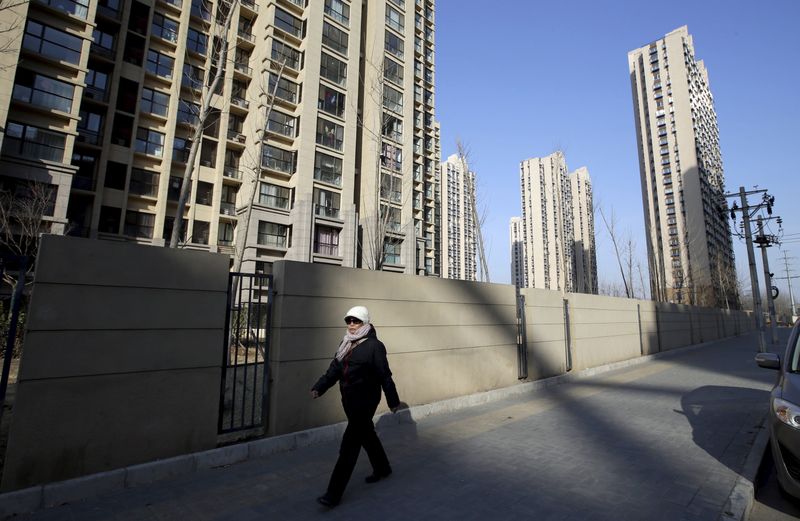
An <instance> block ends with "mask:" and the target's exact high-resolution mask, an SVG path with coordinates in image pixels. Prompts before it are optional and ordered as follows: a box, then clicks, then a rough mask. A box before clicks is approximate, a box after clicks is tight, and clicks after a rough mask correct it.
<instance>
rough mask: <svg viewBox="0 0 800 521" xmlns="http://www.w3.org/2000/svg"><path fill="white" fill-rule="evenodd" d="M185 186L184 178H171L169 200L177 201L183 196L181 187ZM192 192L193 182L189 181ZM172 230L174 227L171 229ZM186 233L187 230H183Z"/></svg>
mask: <svg viewBox="0 0 800 521" xmlns="http://www.w3.org/2000/svg"><path fill="white" fill-rule="evenodd" d="M182 186H183V178H181V177H177V176H174V175H171V176H169V186H167V200H168V201H177V200H178V199H179V198H180V195H181V187H182ZM191 190H192V182H191V181H189V191H190V192H191ZM170 229H172V227H170ZM183 230H184V231H186V228H184V229H183Z"/></svg>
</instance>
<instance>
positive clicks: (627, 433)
mask: <svg viewBox="0 0 800 521" xmlns="http://www.w3.org/2000/svg"><path fill="white" fill-rule="evenodd" d="M785 336H786V332H785V331H783V332H782V338H784V337H785ZM783 345H785V344H781V345H779V346H774V348H773V349H774V350H775V351H776V352H777V351H778V350H779V349H780V350H782V348H783ZM755 352H756V343H755V336H754V335H749V336H745V337H740V338H736V339H729V340H725V341H721V342H717V343H714V344H711V345H708V346H704V347H701V348H698V349H693V350H684V351H681V352H680V353H677V354H673V355H671V356H668V357H664V358H661V359H657V360H651V361H648V362H645V363H642V364H640V365H636V366H633V367H629V368H625V369H619V370H616V371H613V372H608V373H605V374H602V375H598V376H595V377H591V378H583V379H580V380H577V381H574V382H570V383H566V384H562V385H557V386H553V387H549V388H546V389H543V390H538V391H535V392H532V393H530V394H528V395H525V396H521V397H518V398H514V399H507V400H503V401H496V402H493V403H489V404H486V405H481V406H477V407H472V408H468V409H463V410H460V411H458V412H454V413H448V414H439V415H433V416H429V417H426V418H424V419H422V420H420V421H419V422H414V421H413V420H412V419H411V418H410V417H408V418H407V419H406V420H407V421H405V422H403V423H400V424H399V425H398V424H391V425H386V426H380V435H381V438H382V439H383V441H384V445H385V447H386V450H387V453H388V454H389V458H390V459H391V461H392V465H393V468H394V474H393V475H392V476H391V477H390V478H388V479H386V480H383V481H380V482H379V483H377V484H373V485H368V484H365V483H364V481H363V477H364V476H366V475H367V474H369V472H370V469H369V468H368V462H367V460H366V456H365V455H363V454H362V456H361V458H360V460H359V465H358V467H356V471H355V473H354V476H353V479H352V481H351V483H350V486H349V487H348V489H347V492H346V493H345V496H344V499H343V502H342V504H341V505H340V506H339V507H337V508H335V509H333V510H327V509H325V508H323V507H321V506H319V505H317V503H316V502H315V498H316V497H317V496H318V495H320V494H321V493H322V492H324V490H325V486H326V484H327V480H328V476H329V473H330V470H331V469H332V467H333V464H334V462H335V459H336V455H337V450H338V443H324V444H320V445H316V446H311V447H306V448H301V449H296V450H293V451H291V452H286V453H282V454H276V455H273V456H270V457H269V458H266V459H261V460H253V461H247V462H244V463H240V464H236V465H232V466H229V467H225V468H218V469H213V470H208V471H202V472H198V473H195V474H191V475H186V476H183V477H180V478H176V479H172V480H168V481H161V482H157V483H153V484H150V485H144V486H139V487H134V488H131V489H125V490H122V491H120V492H117V493H112V494H108V495H105V496H102V497H100V498H97V499H93V500H86V501H82V502H77V503H75V504H69V505H62V506H60V507H56V508H52V509H48V510H42V511H39V512H37V513H34V514H31V515H26V516H20V517H18V518H17V519H26V520H76V521H77V520H80V521H92V520H117V521H127V520H131V521H132V520H136V521H146V520H184V519H186V520H193V521H199V520H215V521H223V520H231V521H233V520H236V521H249V520H257V519H258V520H273V519H280V520H285V519H382V520H392V519H397V520H401V519H403V520H405V519H459V520H470V519H476V520H477V519H486V518H489V519H536V520H564V521H567V520H581V521H583V520H589V519H591V520H615V521H616V520H648V521H649V520H669V521H675V520H710V521H716V520H717V518H718V516H719V515H720V513H721V512H722V511H723V509H724V505H725V503H726V501H727V499H728V496H729V494H730V492H731V490H732V488H733V486H734V484H735V483H736V480H737V478H738V477H739V473H740V472H741V471H742V467H743V465H744V462H745V460H746V458H747V455H748V453H749V450H750V447H751V445H752V443H753V441H754V439H755V438H756V436H757V434H758V425H759V424H760V422H761V419H762V418H763V416H764V414H765V412H766V408H767V402H768V389H769V388H770V387H771V384H772V381H773V380H774V378H775V373H774V372H773V371H767V370H764V369H760V368H759V367H757V366H756V364H755V362H754V361H753V356H754V355H755ZM400 393H401V399H402V389H400Z"/></svg>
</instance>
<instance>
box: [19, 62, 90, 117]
mask: <svg viewBox="0 0 800 521" xmlns="http://www.w3.org/2000/svg"><path fill="white" fill-rule="evenodd" d="M74 94H75V87H73V86H72V85H70V84H69V83H64V82H63V81H59V80H56V79H53V78H50V77H47V76H42V75H41V74H36V73H35V72H31V71H29V70H26V69H18V71H17V77H16V83H15V84H14V91H13V93H12V96H13V98H14V99H15V100H19V101H24V102H26V103H30V104H32V105H37V106H39V107H44V108H48V109H55V110H60V111H61V112H70V110H72V97H73V96H74Z"/></svg>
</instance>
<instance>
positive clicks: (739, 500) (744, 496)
mask: <svg viewBox="0 0 800 521" xmlns="http://www.w3.org/2000/svg"><path fill="white" fill-rule="evenodd" d="M766 422H767V414H765V415H764V417H763V418H762V419H761V422H760V423H759V424H758V427H757V429H759V430H760V432H759V433H758V436H757V437H756V439H755V441H754V442H753V446H752V448H751V449H750V453H749V454H748V455H747V460H745V463H744V467H743V468H742V472H741V474H740V475H739V478H738V479H737V480H736V485H734V486H733V489H732V490H731V494H730V496H728V501H727V502H726V503H725V506H724V507H723V510H722V513H721V514H720V515H719V518H718V521H743V520H745V519H747V516H748V515H749V514H750V509H751V508H753V501H754V500H755V486H754V485H753V483H755V480H756V474H757V473H758V468H759V466H761V459H762V458H763V457H764V451H765V450H766V448H767V443H769V428H768V427H767V426H766V425H765V424H766Z"/></svg>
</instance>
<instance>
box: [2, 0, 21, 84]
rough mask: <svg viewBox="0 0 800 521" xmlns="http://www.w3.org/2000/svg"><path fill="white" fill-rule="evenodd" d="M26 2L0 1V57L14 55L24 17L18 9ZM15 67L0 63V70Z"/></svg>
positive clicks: (17, 0)
mask: <svg viewBox="0 0 800 521" xmlns="http://www.w3.org/2000/svg"><path fill="white" fill-rule="evenodd" d="M27 3H28V0H0V56H2V55H11V54H16V52H17V49H18V47H17V46H18V44H19V41H20V37H21V36H22V31H21V30H20V28H21V27H22V22H23V20H24V17H23V16H22V14H21V13H20V12H19V10H18V8H19V7H21V6H23V5H25V4H27ZM12 66H16V63H7V62H5V63H0V70H4V69H8V68H10V67H12Z"/></svg>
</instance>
